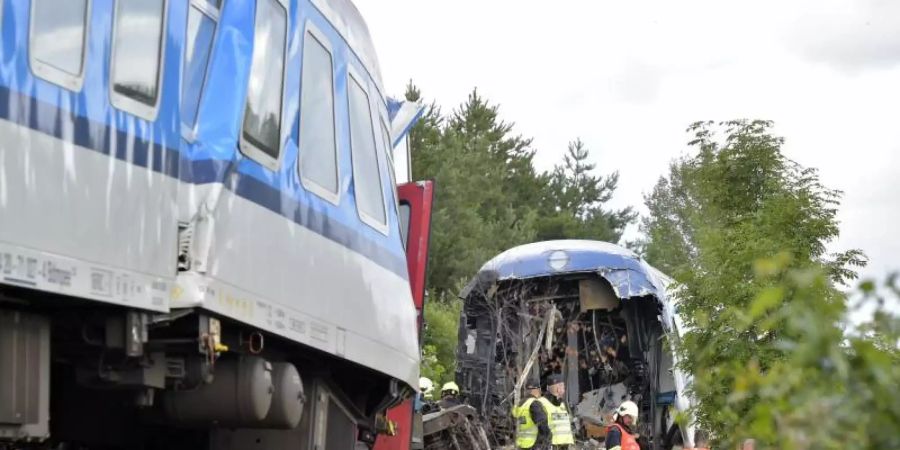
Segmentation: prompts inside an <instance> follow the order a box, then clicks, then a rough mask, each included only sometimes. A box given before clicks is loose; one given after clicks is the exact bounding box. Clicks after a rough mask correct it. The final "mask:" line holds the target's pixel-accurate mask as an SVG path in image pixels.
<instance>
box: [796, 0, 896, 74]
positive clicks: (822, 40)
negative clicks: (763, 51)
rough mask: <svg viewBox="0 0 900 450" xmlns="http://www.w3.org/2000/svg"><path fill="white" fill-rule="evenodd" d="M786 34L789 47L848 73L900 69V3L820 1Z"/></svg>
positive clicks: (800, 17)
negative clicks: (898, 66)
mask: <svg viewBox="0 0 900 450" xmlns="http://www.w3.org/2000/svg"><path fill="white" fill-rule="evenodd" d="M805 11H806V12H807V13H806V14H801V15H799V17H797V18H796V19H795V20H794V21H793V23H791V26H790V27H789V29H788V31H787V32H786V33H785V36H786V40H787V42H788V45H789V47H790V48H791V49H792V50H794V51H796V52H797V53H798V54H800V55H801V56H803V57H805V58H808V59H810V60H812V61H816V62H820V63H825V64H828V65H831V66H833V67H836V68H838V69H840V70H844V71H847V72H851V73H852V72H856V71H858V70H862V69H866V68H887V67H893V66H896V65H900V2H898V1H896V0H857V1H854V2H850V1H848V0H825V1H823V0H816V3H814V4H807V8H805Z"/></svg>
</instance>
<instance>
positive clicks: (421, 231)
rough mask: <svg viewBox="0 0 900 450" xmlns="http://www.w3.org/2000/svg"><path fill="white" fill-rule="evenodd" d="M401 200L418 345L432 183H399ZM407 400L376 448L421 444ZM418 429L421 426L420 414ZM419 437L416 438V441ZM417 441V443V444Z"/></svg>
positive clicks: (392, 414) (404, 449)
mask: <svg viewBox="0 0 900 450" xmlns="http://www.w3.org/2000/svg"><path fill="white" fill-rule="evenodd" d="M397 192H398V195H399V200H400V202H399V203H400V211H399V213H400V232H401V236H402V238H403V244H404V246H405V248H406V267H407V269H408V270H409V286H410V289H412V296H413V302H414V303H415V306H416V312H417V315H418V318H419V320H418V327H419V345H420V346H421V339H422V324H423V316H422V314H423V307H424V305H425V271H426V269H427V266H428V242H429V237H430V236H431V204H432V200H433V197H434V183H433V182H432V181H419V182H412V183H405V184H401V185H400V186H399V187H398V189H397ZM414 403H415V402H414V401H413V400H406V401H404V402H403V403H401V404H400V405H398V406H396V407H394V408H392V409H390V410H388V412H387V420H388V424H389V425H388V429H389V430H390V432H391V433H393V435H390V434H388V435H380V436H378V440H377V441H376V442H375V450H408V449H411V448H422V447H421V442H422V441H421V438H422V437H421V432H420V433H418V436H415V434H416V433H414V432H413V429H414V428H416V427H415V423H414V421H415V418H416V417H415V416H416V414H415V411H414V409H415V405H414ZM418 421H419V427H418V428H419V430H421V417H419V419H418ZM416 441H418V442H416ZM416 444H418V446H416Z"/></svg>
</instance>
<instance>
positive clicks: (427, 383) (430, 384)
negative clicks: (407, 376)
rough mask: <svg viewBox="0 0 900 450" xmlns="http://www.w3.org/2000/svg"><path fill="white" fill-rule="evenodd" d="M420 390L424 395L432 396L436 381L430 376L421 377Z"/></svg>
mask: <svg viewBox="0 0 900 450" xmlns="http://www.w3.org/2000/svg"><path fill="white" fill-rule="evenodd" d="M419 391H421V392H422V395H424V396H426V397H430V396H431V394H432V393H434V381H431V379H429V378H428V377H422V378H419Z"/></svg>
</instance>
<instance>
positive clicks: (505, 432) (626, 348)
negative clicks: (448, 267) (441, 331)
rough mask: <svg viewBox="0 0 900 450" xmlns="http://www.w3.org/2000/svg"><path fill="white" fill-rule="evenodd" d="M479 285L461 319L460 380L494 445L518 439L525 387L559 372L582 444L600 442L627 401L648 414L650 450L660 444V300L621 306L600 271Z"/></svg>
mask: <svg viewBox="0 0 900 450" xmlns="http://www.w3.org/2000/svg"><path fill="white" fill-rule="evenodd" d="M474 286H475V288H474V289H471V290H470V291H468V295H467V296H466V298H465V305H464V308H463V314H462V318H461V320H460V343H459V347H458V356H457V377H456V379H457V382H458V384H460V386H461V389H462V391H463V394H464V395H465V396H466V398H467V401H468V403H469V404H471V405H473V406H475V407H476V408H477V409H478V411H480V412H481V413H482V415H483V416H484V417H485V420H486V424H485V426H486V428H487V433H488V437H489V439H490V440H491V443H492V444H493V445H494V446H503V445H512V444H513V443H514V440H515V438H514V435H515V422H514V420H513V418H512V415H511V413H510V412H511V410H512V408H513V406H514V405H516V404H518V403H519V402H520V401H521V399H520V392H521V388H522V384H523V383H524V382H525V381H526V380H527V379H540V380H544V379H546V377H547V376H548V375H550V374H554V373H556V374H563V375H564V377H565V379H566V403H567V404H568V405H569V406H570V409H571V410H572V411H573V413H574V415H575V416H576V417H577V418H578V419H579V420H576V426H577V427H578V429H577V430H576V433H577V434H578V435H579V437H580V438H581V439H582V441H584V442H587V441H588V440H589V439H590V438H599V439H602V437H603V434H604V432H603V430H604V428H605V426H606V425H607V424H608V422H609V420H610V417H611V412H612V410H613V409H614V408H615V407H616V406H618V404H619V403H620V402H622V401H623V400H626V399H627V400H632V401H635V402H636V403H637V404H638V405H639V406H640V407H641V409H642V416H644V417H648V418H650V421H648V422H649V425H646V424H645V426H646V430H642V435H644V436H645V437H644V440H645V444H646V442H647V439H652V438H653V436H652V431H651V430H652V424H653V423H655V421H656V420H657V419H658V418H657V417H655V415H656V414H657V405H656V404H655V400H656V398H655V395H650V393H651V392H656V389H655V388H656V387H657V385H658V379H659V378H658V374H659V368H660V351H661V342H660V336H661V335H662V330H661V328H660V326H659V320H658V314H659V302H658V301H657V299H656V298H655V297H652V296H644V297H633V298H628V299H627V301H622V300H621V299H619V298H618V297H617V296H616V294H615V292H614V291H613V289H612V287H611V285H610V283H609V282H607V281H606V280H605V279H604V278H603V277H601V276H599V275H598V274H596V273H587V274H585V273H581V274H570V275H569V276H567V277H543V278H530V279H525V280H518V279H512V280H506V281H495V282H491V283H484V284H475V285H474ZM642 448H651V447H649V446H646V447H645V446H642Z"/></svg>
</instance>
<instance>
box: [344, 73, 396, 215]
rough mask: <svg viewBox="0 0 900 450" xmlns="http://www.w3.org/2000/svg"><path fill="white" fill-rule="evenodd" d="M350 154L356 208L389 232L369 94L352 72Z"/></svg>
mask: <svg viewBox="0 0 900 450" xmlns="http://www.w3.org/2000/svg"><path fill="white" fill-rule="evenodd" d="M348 88H349V95H348V97H349V99H348V101H349V104H350V156H351V158H352V159H353V185H354V190H355V193H356V208H357V210H358V211H359V215H360V217H361V218H362V219H363V222H366V223H367V224H369V225H370V226H372V227H373V228H376V229H378V230H379V231H381V232H382V233H386V232H387V215H386V213H385V207H384V191H383V190H382V187H381V173H380V171H379V169H378V154H377V150H376V147H375V130H374V127H373V126H372V110H371V109H370V108H369V96H368V95H367V94H366V91H365V90H364V89H363V87H362V86H361V85H360V84H359V82H358V81H356V79H355V78H354V77H353V76H350V82H349V83H348Z"/></svg>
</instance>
